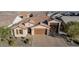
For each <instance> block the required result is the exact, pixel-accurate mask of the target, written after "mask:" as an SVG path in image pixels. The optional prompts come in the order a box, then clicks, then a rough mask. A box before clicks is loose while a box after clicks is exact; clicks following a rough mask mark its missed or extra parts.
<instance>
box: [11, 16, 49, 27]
mask: <svg viewBox="0 0 79 59" xmlns="http://www.w3.org/2000/svg"><path fill="white" fill-rule="evenodd" d="M48 19H49V17H48V16H39V17H30V18H26V19H23V20H22V21H20V22H19V23H16V24H14V25H13V26H12V27H16V26H18V25H19V24H20V23H27V22H29V23H32V24H34V25H36V24H38V23H40V22H42V21H45V20H48Z"/></svg>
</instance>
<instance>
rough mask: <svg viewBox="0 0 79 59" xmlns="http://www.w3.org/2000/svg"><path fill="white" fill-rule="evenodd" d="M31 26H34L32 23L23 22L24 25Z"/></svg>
mask: <svg viewBox="0 0 79 59" xmlns="http://www.w3.org/2000/svg"><path fill="white" fill-rule="evenodd" d="M31 26H34V24H31V23H29V22H28V23H25V27H31Z"/></svg>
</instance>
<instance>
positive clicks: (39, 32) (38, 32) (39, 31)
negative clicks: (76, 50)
mask: <svg viewBox="0 0 79 59" xmlns="http://www.w3.org/2000/svg"><path fill="white" fill-rule="evenodd" d="M34 34H35V35H46V34H47V29H43V28H36V29H34Z"/></svg>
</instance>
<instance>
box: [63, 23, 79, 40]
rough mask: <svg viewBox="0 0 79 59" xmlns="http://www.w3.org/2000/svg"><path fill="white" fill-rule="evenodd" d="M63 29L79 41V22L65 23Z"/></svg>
mask: <svg viewBox="0 0 79 59" xmlns="http://www.w3.org/2000/svg"><path fill="white" fill-rule="evenodd" d="M64 31H65V32H66V33H67V34H68V35H69V36H70V37H71V38H72V40H75V41H79V39H78V38H79V22H69V23H67V24H66V25H65V29H64Z"/></svg>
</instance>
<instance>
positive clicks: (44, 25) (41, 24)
mask: <svg viewBox="0 0 79 59" xmlns="http://www.w3.org/2000/svg"><path fill="white" fill-rule="evenodd" d="M39 25H40V26H43V27H46V28H50V27H49V26H48V25H46V24H43V23H39V24H36V25H35V26H32V27H31V28H34V27H36V26H39Z"/></svg>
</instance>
